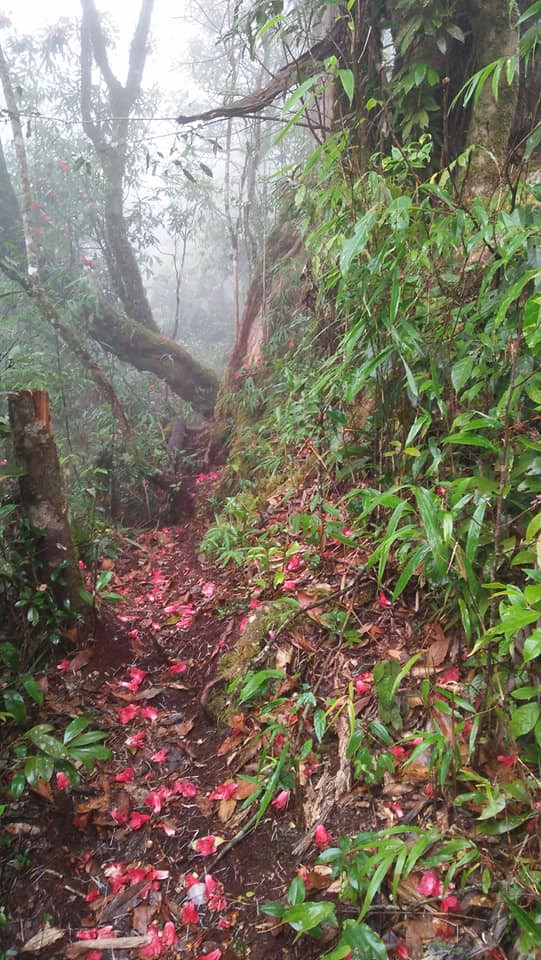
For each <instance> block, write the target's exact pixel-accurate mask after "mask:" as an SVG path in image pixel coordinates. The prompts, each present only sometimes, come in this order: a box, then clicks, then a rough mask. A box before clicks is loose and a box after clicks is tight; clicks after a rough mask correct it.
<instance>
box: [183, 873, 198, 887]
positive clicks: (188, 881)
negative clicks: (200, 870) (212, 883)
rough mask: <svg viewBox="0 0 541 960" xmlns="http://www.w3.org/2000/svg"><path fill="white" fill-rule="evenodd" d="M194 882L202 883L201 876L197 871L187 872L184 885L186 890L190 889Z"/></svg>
mask: <svg viewBox="0 0 541 960" xmlns="http://www.w3.org/2000/svg"><path fill="white" fill-rule="evenodd" d="M194 883H200V880H199V877H198V876H197V874H196V873H187V874H186V876H185V877H184V886H185V887H186V890H189V889H190V887H193V885H194Z"/></svg>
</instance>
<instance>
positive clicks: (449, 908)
mask: <svg viewBox="0 0 541 960" xmlns="http://www.w3.org/2000/svg"><path fill="white" fill-rule="evenodd" d="M460 909H461V903H460V900H459V899H458V897H454V896H450V897H442V899H441V900H440V910H443V912H444V913H456V912H457V911H458V910H460Z"/></svg>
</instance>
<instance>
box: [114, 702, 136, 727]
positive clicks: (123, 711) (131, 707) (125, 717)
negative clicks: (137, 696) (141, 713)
mask: <svg viewBox="0 0 541 960" xmlns="http://www.w3.org/2000/svg"><path fill="white" fill-rule="evenodd" d="M137 713H138V708H137V707H136V705H135V704H134V703H128V705H127V706H126V707H121V708H120V710H119V711H118V719H119V720H120V722H121V723H123V724H126V723H130V721H131V720H133V719H134V717H136V716H137Z"/></svg>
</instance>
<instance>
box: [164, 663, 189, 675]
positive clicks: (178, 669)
mask: <svg viewBox="0 0 541 960" xmlns="http://www.w3.org/2000/svg"><path fill="white" fill-rule="evenodd" d="M187 669H188V664H187V663H184V660H179V661H178V662H177V663H172V664H171V665H170V667H169V673H171V674H175V673H185V672H186V670H187Z"/></svg>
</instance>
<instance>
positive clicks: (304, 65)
mask: <svg viewBox="0 0 541 960" xmlns="http://www.w3.org/2000/svg"><path fill="white" fill-rule="evenodd" d="M344 32H345V31H344V21H343V20H341V19H339V20H337V22H336V23H335V25H334V27H333V29H332V30H331V32H330V33H329V34H328V35H327V36H326V37H325V38H324V39H323V40H319V41H318V43H315V44H314V46H313V47H310V50H307V52H306V53H303V54H302V55H301V56H300V57H296V59H295V60H292V61H291V63H288V64H286V65H285V66H283V67H281V68H280V70H278V73H276V74H275V76H274V77H272V79H271V80H269V82H268V83H267V84H265V85H264V86H263V87H259V88H258V89H257V90H255V91H254V93H250V94H248V96H246V97H240V98H239V99H238V100H234V101H233V103H229V104H227V105H224V106H222V107H215V108H214V109H213V110H203V111H202V112H201V113H192V114H187V115H184V114H180V115H179V116H178V117H177V123H178V124H180V125H181V126H186V124H188V123H197V122H204V123H210V122H211V121H212V120H228V119H231V118H232V117H250V116H253V115H254V114H259V113H261V111H262V110H264V109H265V107H270V106H271V104H272V103H274V101H275V100H276V99H277V98H278V97H279V96H280V94H282V93H285V91H286V90H287V88H288V87H289V86H290V84H291V83H293V82H295V83H297V82H298V81H299V80H304V79H306V78H307V77H313V76H314V75H315V74H317V73H323V72H324V71H325V60H326V59H327V58H328V57H330V56H333V55H334V56H337V55H338V57H340V56H341V43H340V41H341V40H342V38H343V35H344Z"/></svg>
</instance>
